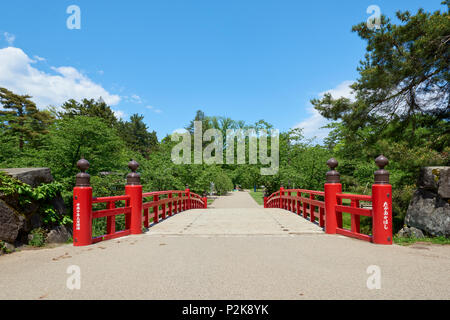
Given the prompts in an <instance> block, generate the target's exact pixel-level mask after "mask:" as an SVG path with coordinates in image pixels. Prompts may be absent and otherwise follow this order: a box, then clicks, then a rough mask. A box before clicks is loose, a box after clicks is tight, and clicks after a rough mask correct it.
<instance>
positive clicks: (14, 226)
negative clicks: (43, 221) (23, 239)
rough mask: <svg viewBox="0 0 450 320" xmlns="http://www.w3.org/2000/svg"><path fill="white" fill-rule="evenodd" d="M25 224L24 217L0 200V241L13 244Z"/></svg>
mask: <svg viewBox="0 0 450 320" xmlns="http://www.w3.org/2000/svg"><path fill="white" fill-rule="evenodd" d="M24 224H25V217H24V216H22V215H20V214H19V213H18V212H16V211H15V210H14V209H13V208H11V207H10V206H9V205H8V204H7V203H6V202H5V201H3V200H0V240H2V241H6V242H10V243H14V242H15V241H16V239H17V236H18V235H19V231H20V230H21V229H22V228H23V226H24Z"/></svg>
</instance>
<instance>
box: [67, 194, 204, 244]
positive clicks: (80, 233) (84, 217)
mask: <svg viewBox="0 0 450 320" xmlns="http://www.w3.org/2000/svg"><path fill="white" fill-rule="evenodd" d="M127 188H129V189H127V190H128V191H127V194H126V195H121V196H113V197H92V188H91V187H75V189H74V222H75V223H74V245H75V246H85V245H89V244H92V243H98V242H100V241H104V240H111V239H116V238H119V237H124V236H128V235H131V234H139V233H142V226H144V227H145V228H149V227H150V217H149V210H150V208H153V209H152V210H153V212H152V213H153V223H155V224H156V223H158V222H159V221H160V218H161V219H162V220H164V219H166V218H167V216H169V217H170V216H172V215H174V214H178V213H180V212H182V211H186V210H190V209H206V208H207V206H208V200H207V198H203V197H201V196H200V195H198V194H195V193H193V192H190V190H189V189H186V190H170V191H153V192H146V193H143V192H142V187H141V186H127ZM149 198H152V199H151V200H149ZM121 201H124V202H125V206H123V207H116V203H117V202H121ZM100 203H105V204H106V209H102V210H96V211H94V210H92V208H93V205H94V204H100ZM137 208H139V209H137ZM135 212H136V213H135ZM134 214H138V215H139V216H134V217H133V215H134ZM118 215H125V230H121V231H116V217H117V216H118ZM99 218H106V219H107V225H106V234H105V235H102V236H99V237H92V221H93V220H94V219H99ZM136 221H137V223H138V224H137V225H136Z"/></svg>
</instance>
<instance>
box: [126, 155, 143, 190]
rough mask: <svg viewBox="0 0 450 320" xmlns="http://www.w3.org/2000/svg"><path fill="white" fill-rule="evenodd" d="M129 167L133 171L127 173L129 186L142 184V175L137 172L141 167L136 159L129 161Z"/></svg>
mask: <svg viewBox="0 0 450 320" xmlns="http://www.w3.org/2000/svg"><path fill="white" fill-rule="evenodd" d="M128 168H130V170H131V173H129V174H128V175H127V185H129V186H139V185H141V175H140V174H139V173H137V172H136V171H137V169H138V168H139V163H137V162H136V161H135V160H131V161H130V162H129V163H128Z"/></svg>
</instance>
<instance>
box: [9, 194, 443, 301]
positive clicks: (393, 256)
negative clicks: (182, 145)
mask: <svg viewBox="0 0 450 320" xmlns="http://www.w3.org/2000/svg"><path fill="white" fill-rule="evenodd" d="M247 196H248V195H245V194H241V193H239V194H234V195H233V196H231V197H227V198H222V199H221V200H220V201H218V202H217V203H216V205H215V206H216V208H215V209H212V210H208V211H206V212H200V211H199V210H193V211H189V212H184V213H182V214H180V215H177V216H175V217H172V218H170V219H168V220H167V221H164V222H162V223H161V224H159V225H157V226H155V227H154V228H152V229H151V230H150V232H148V233H146V234H143V235H139V236H132V237H126V238H122V239H118V240H112V241H106V242H103V243H99V244H96V245H93V246H89V247H82V248H75V247H73V246H71V245H65V246H61V247H57V248H53V249H45V250H36V251H23V252H19V253H16V254H12V255H7V256H2V257H0V270H1V272H0V299H6V298H8V299H24V298H25V299H450V286H449V281H450V279H449V274H448V270H450V246H428V245H422V244H421V245H419V244H417V245H413V246H411V247H400V246H396V245H394V246H377V245H373V244H370V243H367V242H363V241H359V240H354V239H350V238H346V237H341V236H335V235H326V234H323V232H321V230H320V228H318V227H317V226H315V225H312V224H309V223H308V222H307V221H306V220H303V219H302V218H301V217H296V216H295V215H294V214H292V213H285V212H280V211H278V210H267V212H266V211H265V210H263V209H261V208H260V207H258V206H255V205H254V204H251V205H252V206H253V208H247V210H242V211H241V209H226V208H223V207H222V208H220V207H221V206H222V205H226V203H225V204H223V203H224V202H227V201H232V202H234V203H236V202H239V201H241V200H242V199H244V198H245V197H247ZM238 197H242V199H241V198H239V199H240V200H239V199H238ZM247 200H248V198H247ZM247 200H245V201H247ZM242 201H244V200H242ZM252 201H253V200H252ZM247 202H248V201H247ZM221 203H222V204H221ZM249 205H250V204H249ZM238 222H241V224H242V225H239V223H238ZM255 225H259V227H260V228H261V230H262V231H259V229H258V230H256V227H254V226H255ZM243 226H247V227H246V228H244V227H243ZM259 227H258V228H259ZM284 229H288V230H289V231H284ZM211 230H213V231H211ZM299 230H300V231H299ZM296 231H298V233H296ZM225 235H226V236H225ZM71 265H77V266H79V267H80V268H81V290H74V291H71V290H68V289H67V287H66V281H67V278H68V277H69V275H68V274H67V273H66V270H67V268H68V267H69V266H71ZM370 265H377V266H379V267H380V268H381V284H382V287H381V289H380V290H369V289H368V288H367V285H366V283H367V279H368V277H369V275H368V274H367V273H366V270H367V268H368V267H369V266H370Z"/></svg>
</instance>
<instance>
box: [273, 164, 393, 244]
mask: <svg viewBox="0 0 450 320" xmlns="http://www.w3.org/2000/svg"><path fill="white" fill-rule="evenodd" d="M375 162H376V164H377V166H378V167H379V168H380V169H379V170H377V171H376V172H375V183H374V184H373V185H372V195H356V194H344V193H342V184H341V183H340V175H339V173H338V172H337V171H336V170H335V169H336V167H337V166H338V163H337V161H336V160H335V159H330V160H329V161H328V162H327V164H328V166H329V167H330V169H331V171H329V172H328V173H327V183H326V184H325V186H324V190H325V191H323V192H322V191H312V190H303V189H288V190H285V189H284V188H283V187H281V188H280V191H277V192H275V193H273V194H272V195H271V196H269V197H265V198H264V207H265V208H281V209H285V210H288V211H291V212H294V213H296V214H298V215H302V216H303V217H304V218H305V219H309V220H310V221H311V222H313V223H317V224H318V225H319V226H320V227H325V232H326V233H328V234H340V235H343V236H347V237H352V238H356V239H359V240H365V241H369V242H373V243H376V244H384V245H391V244H392V186H391V185H390V184H389V172H388V171H386V170H384V167H385V166H386V165H387V164H388V163H389V162H388V160H387V159H386V158H385V157H384V156H380V157H378V158H377V159H376V160H375ZM344 200H347V201H345V202H347V203H348V202H349V203H350V205H344ZM362 202H364V203H371V206H370V205H366V206H365V207H362V205H361V204H362ZM342 213H348V214H350V216H351V220H350V221H351V223H350V229H345V228H344V227H343V220H342ZM361 216H365V217H370V218H372V234H371V235H366V234H362V233H361V229H360V217H361ZM316 219H317V220H316Z"/></svg>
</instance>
